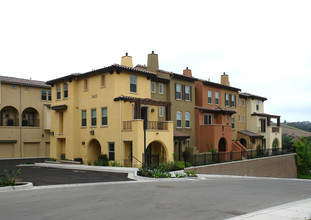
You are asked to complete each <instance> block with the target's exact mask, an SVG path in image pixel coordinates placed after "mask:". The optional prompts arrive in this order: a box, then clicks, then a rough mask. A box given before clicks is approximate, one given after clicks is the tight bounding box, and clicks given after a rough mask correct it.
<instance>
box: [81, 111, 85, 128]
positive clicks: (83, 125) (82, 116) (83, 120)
mask: <svg viewBox="0 0 311 220" xmlns="http://www.w3.org/2000/svg"><path fill="white" fill-rule="evenodd" d="M81 126H82V127H86V110H82V111H81Z"/></svg>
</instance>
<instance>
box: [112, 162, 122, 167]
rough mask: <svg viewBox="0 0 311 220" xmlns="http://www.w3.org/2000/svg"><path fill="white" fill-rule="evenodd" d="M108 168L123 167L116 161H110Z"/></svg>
mask: <svg viewBox="0 0 311 220" xmlns="http://www.w3.org/2000/svg"><path fill="white" fill-rule="evenodd" d="M110 166H112V167H123V166H122V164H120V163H118V162H116V161H110Z"/></svg>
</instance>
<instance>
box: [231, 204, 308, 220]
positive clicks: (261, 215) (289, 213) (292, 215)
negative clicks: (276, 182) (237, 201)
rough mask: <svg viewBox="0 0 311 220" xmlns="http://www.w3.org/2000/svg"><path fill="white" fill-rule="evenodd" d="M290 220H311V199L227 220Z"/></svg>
mask: <svg viewBox="0 0 311 220" xmlns="http://www.w3.org/2000/svg"><path fill="white" fill-rule="evenodd" d="M242 219H247V220H261V219H262V220H272V219H273V220H275V219H278V220H289V219H307V220H309V219H311V199H306V200H300V201H297V202H292V203H288V204H285V205H280V206H275V207H272V208H268V209H264V210H260V211H256V212H252V213H248V214H245V215H241V216H238V217H233V218H229V219H227V220H242Z"/></svg>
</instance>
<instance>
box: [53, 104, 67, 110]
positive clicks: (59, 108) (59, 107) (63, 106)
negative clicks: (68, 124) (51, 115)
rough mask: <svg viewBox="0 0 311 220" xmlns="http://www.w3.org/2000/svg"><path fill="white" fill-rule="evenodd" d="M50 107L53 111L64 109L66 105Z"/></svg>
mask: <svg viewBox="0 0 311 220" xmlns="http://www.w3.org/2000/svg"><path fill="white" fill-rule="evenodd" d="M51 108H52V110H55V111H61V110H66V109H67V105H54V106H52V107H51Z"/></svg>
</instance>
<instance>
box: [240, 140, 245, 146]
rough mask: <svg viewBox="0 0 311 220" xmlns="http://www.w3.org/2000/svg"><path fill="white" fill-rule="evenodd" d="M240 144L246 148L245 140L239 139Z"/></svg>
mask: <svg viewBox="0 0 311 220" xmlns="http://www.w3.org/2000/svg"><path fill="white" fill-rule="evenodd" d="M240 143H241V144H242V145H243V146H244V147H246V140H245V139H244V138H241V139H240Z"/></svg>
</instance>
